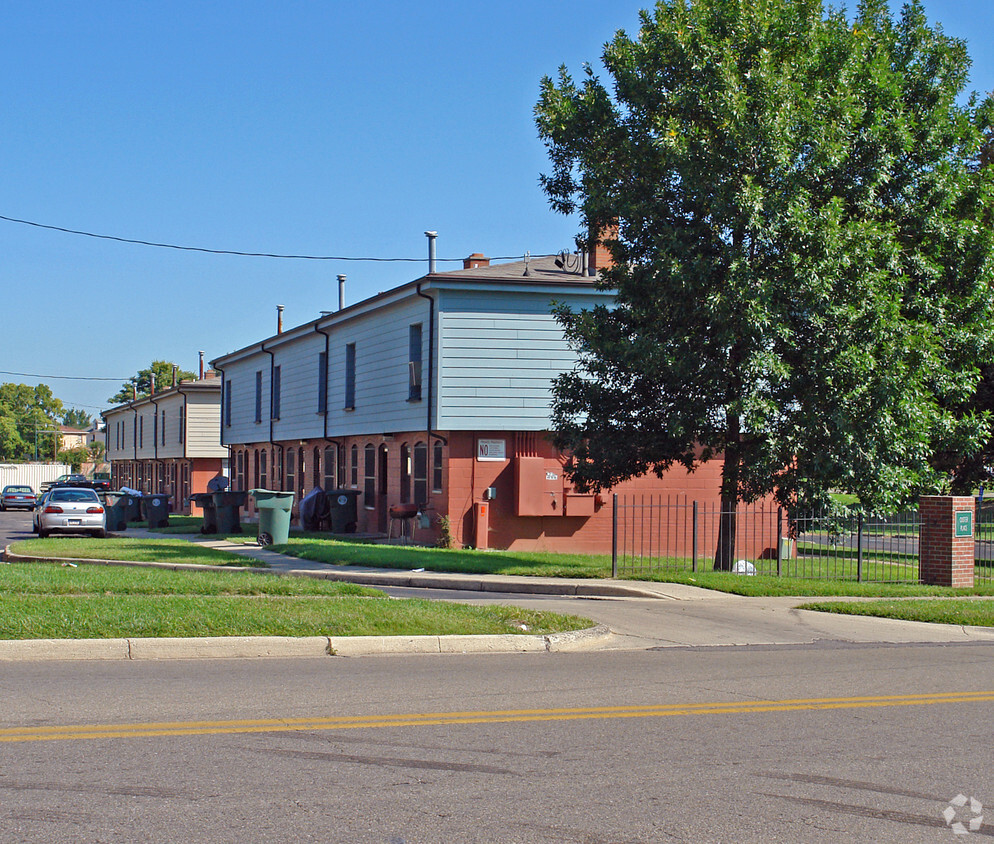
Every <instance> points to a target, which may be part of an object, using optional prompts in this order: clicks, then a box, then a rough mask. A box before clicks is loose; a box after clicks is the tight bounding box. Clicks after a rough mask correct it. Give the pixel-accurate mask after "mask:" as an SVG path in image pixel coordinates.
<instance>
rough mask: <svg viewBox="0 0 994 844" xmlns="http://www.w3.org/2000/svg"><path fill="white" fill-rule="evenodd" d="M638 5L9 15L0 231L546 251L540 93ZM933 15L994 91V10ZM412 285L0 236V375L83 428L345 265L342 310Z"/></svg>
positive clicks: (552, 240) (988, 6) (552, 246)
mask: <svg viewBox="0 0 994 844" xmlns="http://www.w3.org/2000/svg"><path fill="white" fill-rule="evenodd" d="M643 5H647V4H645V3H643V4H639V3H637V2H631V3H629V2H604V0H598V2H593V0H569V2H567V1H566V0H532V2H520V0H504V2H501V3H467V2H465V0H458V2H454V1H453V0H439V2H435V3H431V4H419V3H408V2H385V0H367V2H364V3H354V4H350V3H345V2H342V0H337V2H330V0H326V2H317V0H314V2H300V1H299V0H280V2H275V0H272V1H271V2H264V1H263V0H240V2H231V0H217V1H216V2H211V3H205V2H196V3H194V2H189V0H173V2H161V1H160V2H141V3H136V2H134V0H128V2H102V0H95V2H90V3H76V2H67V0H54V2H50V3H37V2H30V0H7V2H5V3H4V30H5V38H4V46H3V50H2V52H0V74H2V77H0V78H2V89H3V91H4V108H3V117H2V120H0V161H2V178H0V215H3V216H7V217H15V218H19V219H25V220H32V221H36V222H40V223H45V224H49V225H54V226H61V227H65V228H70V229H79V230H85V231H90V232H96V233H101V234H108V235H114V236H118V237H123V238H133V239H140V240H149V241H158V242H165V243H173V244H180V245H189V246H200V247H206V248H210V249H223V250H237V251H250V252H276V253H292V254H310V255H340V256H377V257H390V258H396V257H401V258H419V259H420V258H423V257H424V256H425V255H426V249H427V247H426V244H425V238H424V234H423V233H424V231H425V230H426V229H435V230H437V231H438V233H439V239H438V254H439V256H440V257H444V258H461V257H464V256H466V255H468V254H469V253H471V252H477V251H479V252H484V253H485V254H487V255H490V256H504V255H521V254H523V253H524V252H525V251H526V250H527V251H530V252H532V253H535V254H541V253H548V252H557V251H559V250H561V249H563V248H567V247H569V246H570V245H571V243H572V240H573V236H574V234H575V224H574V222H573V221H571V220H568V219H565V218H563V217H560V216H558V215H556V214H554V213H553V212H552V211H551V210H550V209H549V208H548V205H547V203H546V200H545V198H544V196H543V194H542V192H541V190H540V188H539V185H538V176H539V173H541V172H543V171H544V170H546V169H547V167H546V158H545V152H544V148H543V146H542V144H541V142H540V141H539V140H538V138H537V137H536V132H535V128H534V123H533V120H532V108H533V106H534V104H535V101H536V99H537V96H538V85H539V80H540V79H541V77H542V76H543V75H544V74H553V73H555V71H556V69H557V68H558V66H559V65H560V64H566V65H567V67H568V68H569V69H570V70H571V71H573V72H574V73H578V72H579V71H580V68H581V65H582V63H583V62H584V61H590V62H591V63H592V64H595V65H596V63H597V59H598V57H599V56H600V53H601V49H602V46H603V44H604V42H606V41H607V40H608V39H609V38H610V37H611V36H612V34H613V33H614V31H615V30H616V29H619V28H625V29H628V30H629V31H635V29H636V28H637V10H638V9H639V8H640V7H641V6H643ZM849 5H850V6H852V5H853V4H851V3H850V4H849ZM895 6H896V4H895ZM925 6H926V9H927V11H928V14H929V17H930V18H931V19H932V20H933V21H938V22H941V23H942V25H943V27H944V29H945V31H946V32H947V33H948V34H950V35H954V36H956V37H960V38H965V39H966V40H967V42H968V44H969V49H970V55H971V57H972V58H973V62H974V71H973V75H972V78H971V83H970V86H969V87H970V88H971V89H976V90H981V91H990V90H992V89H994V58H992V57H991V50H990V47H991V44H990V38H991V35H990V33H992V32H994V2H992V0H926V3H925ZM450 266H453V267H455V266H458V265H450ZM424 271H425V266H424V264H423V263H421V264H379V263H356V262H345V261H299V260H297V261H294V260H273V259H263V258H246V257H234V256H224V255H206V254H200V253H192V252H177V251H173V250H166V249H155V248H150V247H144V246H135V245H129V244H122V243H115V242H111V241H104V240H95V239H91V238H86V237H80V236H76V235H69V234H62V233H57V232H52V231H44V230H40V229H36V228H30V227H27V226H23V225H19V224H14V223H9V222H5V221H0V289H2V290H3V294H2V295H3V303H4V308H3V322H2V329H0V370H3V371H4V374H0V381H13V382H15V383H28V384H35V383H38V382H39V381H45V382H46V383H48V384H49V385H50V386H51V387H52V388H53V390H54V391H55V394H56V395H57V396H58V397H60V398H61V399H62V400H63V401H64V402H65V403H66V405H67V406H75V407H81V408H83V409H84V410H86V411H88V412H89V413H91V414H93V415H96V414H97V413H98V412H99V410H100V409H102V408H105V407H106V406H107V405H106V401H105V400H106V398H107V397H108V396H110V395H112V394H113V393H115V392H116V391H117V390H118V388H119V387H120V383H121V381H123V380H125V379H126V378H128V377H130V376H131V375H133V374H134V373H135V372H136V371H137V370H138V369H141V368H144V367H146V366H148V364H149V363H150V362H151V361H152V360H153V359H165V360H172V361H174V362H176V363H178V364H180V365H181V366H182V367H184V368H186V369H190V370H196V367H197V352H198V350H200V349H203V350H204V351H205V352H206V353H207V358H208V359H210V358H212V357H216V356H218V355H221V354H224V353H225V352H229V351H232V350H234V349H237V348H241V347H242V346H245V345H248V344H250V343H252V342H255V341H257V340H259V339H261V338H263V337H265V336H267V335H269V334H272V333H273V332H274V331H275V325H276V310H275V309H276V305H277V304H282V305H285V306H286V312H285V323H286V325H288V326H292V325H298V324H300V323H303V322H307V321H308V320H311V319H313V318H315V317H317V316H318V314H319V312H320V311H322V310H332V309H334V308H335V307H336V306H337V302H338V292H337V282H336V276H337V274H338V273H346V274H347V275H348V290H347V301H348V302H349V303H352V302H355V301H358V300H359V299H362V298H366V297H368V296H371V295H374V294H375V293H377V292H378V291H381V290H386V289H388V288H390V287H393V286H395V285H396V284H399V283H402V282H404V281H408V280H410V279H413V278H416V277H418V276H420V275H422V274H423V273H424ZM7 372H18V373H32V374H37V375H41V376H46V377H44V378H37V377H22V376H19V375H10V374H6V373H7ZM51 376H71V377H89V378H94V377H96V378H111V379H114V380H112V381H82V380H63V379H56V378H54V377H51Z"/></svg>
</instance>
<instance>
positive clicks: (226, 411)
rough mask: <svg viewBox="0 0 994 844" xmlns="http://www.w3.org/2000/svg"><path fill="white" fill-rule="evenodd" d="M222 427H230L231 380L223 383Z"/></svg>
mask: <svg viewBox="0 0 994 844" xmlns="http://www.w3.org/2000/svg"><path fill="white" fill-rule="evenodd" d="M224 427H225V428H230V427H231V382H230V381H229V382H228V383H227V384H225V385H224Z"/></svg>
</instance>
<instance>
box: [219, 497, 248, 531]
mask: <svg viewBox="0 0 994 844" xmlns="http://www.w3.org/2000/svg"><path fill="white" fill-rule="evenodd" d="M247 495H248V493H246V492H236V491H234V490H228V491H226V492H215V493H213V496H214V509H215V511H217V532H218V533H241V532H242V521H241V514H240V513H239V512H238V510H239V508H240V507H244V506H245V498H246V496H247Z"/></svg>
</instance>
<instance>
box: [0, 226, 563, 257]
mask: <svg viewBox="0 0 994 844" xmlns="http://www.w3.org/2000/svg"><path fill="white" fill-rule="evenodd" d="M0 220H6V221H7V222H8V223H20V224H21V225H23V226H34V227H35V228H37V229H48V230H49V231H53V232H63V233H65V234H78V235H82V236H83V237H94V238H97V239H98V240H114V241H116V242H118V243H133V244H135V245H137V246H155V247H157V248H159V249H178V250H180V251H183V252H206V253H208V254H210V255H240V256H242V257H245V258H292V259H297V260H302V261H375V262H378V263H409V264H420V263H425V262H426V261H427V260H428V258H369V257H366V258H357V257H354V256H346V255H283V254H280V253H277V252H239V251H236V250H234V249H207V248H205V247H203V246H178V245H177V244H175V243H157V242H155V241H152V240H134V239H132V238H129V237H116V236H115V235H111V234H96V233H94V232H85V231H80V230H79V229H66V228H62V226H50V225H47V224H46V223H36V222H33V221H31V220H19V219H17V218H16V217H5V216H4V215H3V214H0ZM524 257H525V256H524V255H499V256H497V257H495V258H491V259H490V260H492V261H513V260H517V259H520V258H524ZM531 257H532V258H549V257H552V256H551V255H532V256H531ZM435 260H436V261H439V262H445V263H453V262H457V261H462V260H465V259H463V258H436V259H435Z"/></svg>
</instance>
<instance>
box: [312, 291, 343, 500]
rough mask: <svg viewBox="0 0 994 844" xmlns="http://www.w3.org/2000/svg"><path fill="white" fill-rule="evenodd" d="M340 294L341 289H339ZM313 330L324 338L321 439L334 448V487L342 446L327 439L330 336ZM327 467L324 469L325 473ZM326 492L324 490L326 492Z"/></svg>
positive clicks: (340, 298)
mask: <svg viewBox="0 0 994 844" xmlns="http://www.w3.org/2000/svg"><path fill="white" fill-rule="evenodd" d="M338 278H339V281H340V282H342V281H344V278H345V276H339V277H338ZM339 291H340V293H341V288H339ZM343 304H344V294H343V293H342V294H341V295H340V297H339V310H341V308H342V306H343ZM314 330H315V331H316V332H317V333H318V334H321V335H323V336H324V361H325V372H324V420H323V426H322V439H323V440H324V441H325V442H326V443H328V444H329V445H333V446H335V485H336V486H337V485H338V462H339V458H340V457H341V455H340V454H339V452H340V450H341V447H342V444H341V443H340V442H339V441H338V440H332V439H329V438H328V409H329V408H330V407H331V405H330V404H329V401H330V398H331V397H330V396H329V395H328V370H329V369H330V367H331V363H330V358H329V353H330V344H331V336H330V335H329V334H328V333H327V332H326V331H324V330H322V329H321V328H320V327H319V326H318V324H317V323H314ZM327 468H328V467H327V466H326V467H325V472H326V473H327ZM327 491H328V490H325V492H327Z"/></svg>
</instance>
